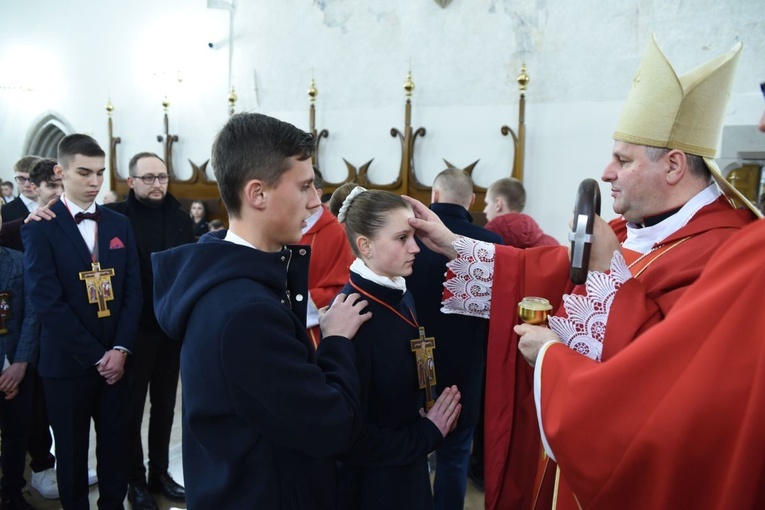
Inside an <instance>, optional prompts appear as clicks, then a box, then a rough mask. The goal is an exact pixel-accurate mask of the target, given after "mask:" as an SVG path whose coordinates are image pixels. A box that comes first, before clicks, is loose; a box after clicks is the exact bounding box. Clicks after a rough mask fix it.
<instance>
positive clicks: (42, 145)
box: [24, 112, 74, 159]
mask: <svg viewBox="0 0 765 510" xmlns="http://www.w3.org/2000/svg"><path fill="white" fill-rule="evenodd" d="M71 133H74V129H72V127H71V126H70V125H69V123H68V122H66V121H65V120H64V119H63V118H62V117H61V116H60V115H58V114H56V113H52V112H49V113H46V114H44V115H43V116H42V117H40V119H38V120H37V121H36V122H35V123H34V124H33V126H32V128H31V129H30V130H29V133H28V134H27V142H26V144H25V145H24V154H34V155H36V156H41V157H43V158H53V159H56V150H57V148H58V142H60V141H61V139H62V138H64V137H65V136H66V135H68V134H71Z"/></svg>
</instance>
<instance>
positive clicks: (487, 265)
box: [441, 237, 495, 319]
mask: <svg viewBox="0 0 765 510" xmlns="http://www.w3.org/2000/svg"><path fill="white" fill-rule="evenodd" d="M452 246H453V247H454V249H455V250H456V251H457V258H456V259H454V260H452V261H450V262H449V263H447V264H446V267H447V268H448V269H450V270H451V271H452V273H454V276H453V277H452V278H449V279H448V280H447V281H446V282H444V287H446V290H448V291H449V292H450V293H451V296H450V297H448V298H447V299H446V300H445V301H444V302H443V303H442V304H443V307H442V308H441V312H442V313H456V314H460V315H470V316H472V317H481V318H484V319H488V318H489V313H490V311H491V284H492V281H493V279H494V248H495V247H494V245H493V244H492V243H486V242H483V241H476V240H475V239H470V238H469V237H460V238H459V239H457V240H456V241H454V242H453V243H452Z"/></svg>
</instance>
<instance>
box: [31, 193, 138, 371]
mask: <svg viewBox="0 0 765 510" xmlns="http://www.w3.org/2000/svg"><path fill="white" fill-rule="evenodd" d="M97 208H98V210H100V211H101V221H99V223H98V252H99V261H100V262H101V268H102V269H107V268H112V269H114V272H115V275H114V276H112V278H111V282H112V292H113V295H114V300H113V301H108V302H107V308H108V309H109V311H110V312H111V315H110V316H108V317H104V318H100V319H99V318H98V316H97V310H98V307H97V305H96V304H91V303H89V302H88V293H87V289H86V287H85V282H84V281H82V280H80V277H79V273H80V272H82V271H89V270H90V269H91V255H90V252H89V251H88V247H87V245H86V244H85V241H84V240H83V238H82V235H81V234H80V231H79V230H78V229H77V225H76V224H75V222H74V218H72V215H71V214H70V213H69V211H68V210H67V208H66V205H64V203H63V202H62V201H60V200H59V201H58V202H56V203H55V204H54V205H53V206H52V207H51V211H53V212H54V213H55V214H56V217H55V218H54V219H53V220H51V221H41V222H30V223H28V224H26V225H24V227H23V228H22V229H21V237H22V239H23V242H24V248H25V251H24V266H25V284H26V287H27V289H29V292H30V297H31V300H32V305H33V306H34V308H35V310H36V311H37V314H38V319H39V322H40V325H41V334H40V362H39V366H38V368H39V372H40V375H41V376H43V377H79V376H82V375H84V374H86V373H87V371H89V370H95V364H96V362H98V360H100V359H101V358H102V357H103V355H104V353H105V352H106V351H107V350H109V349H111V348H113V347H114V346H117V345H119V346H123V347H125V348H127V349H132V348H133V345H134V336H135V332H136V330H137V328H138V315H139V313H140V310H141V301H142V298H141V282H140V274H139V265H138V251H137V250H136V243H135V238H134V236H133V229H132V228H131V227H130V222H129V221H128V219H127V218H126V217H124V216H123V215H121V214H118V213H115V212H114V211H111V210H108V209H105V208H102V207H98V206H97Z"/></svg>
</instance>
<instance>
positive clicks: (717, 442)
mask: <svg viewBox="0 0 765 510" xmlns="http://www.w3.org/2000/svg"><path fill="white" fill-rule="evenodd" d="M763 253H765V222H763V221H758V222H756V223H754V224H753V225H750V226H749V227H747V228H746V229H744V230H742V231H741V232H740V233H738V234H737V235H735V236H734V237H732V238H730V239H729V241H728V242H727V243H726V244H725V245H724V246H723V247H722V248H721V249H720V250H719V251H717V252H716V253H715V254H714V255H713V257H712V261H711V262H710V263H709V264H708V265H707V267H706V268H705V269H704V271H703V272H702V274H701V277H700V278H699V279H698V281H697V282H696V283H695V284H693V285H692V286H690V287H689V288H688V289H687V291H686V292H685V293H684V294H683V296H682V297H681V298H679V299H678V301H677V303H676V305H675V306H674V307H673V308H672V310H671V311H670V312H669V313H668V315H667V317H666V318H665V320H663V321H662V322H661V323H660V324H658V325H657V326H656V327H654V328H651V329H650V330H649V331H647V332H646V333H645V334H642V335H640V336H638V337H637V339H636V340H635V341H634V342H633V343H631V344H630V345H629V346H627V347H625V348H624V349H623V350H622V351H621V352H620V353H619V354H618V355H616V356H614V357H613V358H612V359H610V360H609V361H608V362H607V363H597V362H595V361H593V360H590V359H588V358H586V357H584V356H580V355H578V354H577V353H575V352H573V351H572V350H570V349H567V348H565V346H563V345H562V344H561V343H559V342H550V343H547V344H545V346H544V347H543V348H542V350H541V351H540V354H539V356H538V357H532V358H531V359H534V358H535V359H536V373H535V383H536V391H537V397H538V399H539V403H538V410H539V422H540V427H541V428H542V430H543V434H544V438H545V444H546V448H547V449H548V451H549V453H550V455H552V456H553V457H554V458H555V460H556V461H557V462H558V464H559V466H560V469H561V473H563V474H564V476H565V478H566V481H567V482H568V484H569V485H570V486H571V488H572V489H573V492H574V494H576V498H577V502H578V503H579V505H581V507H582V508H587V509H593V510H595V509H613V508H619V509H623V510H629V509H633V508H634V509H646V508H650V509H652V510H663V509H677V508H693V509H694V510H707V509H708V510H716V509H721V508H737V509H738V508H742V509H743V508H747V509H749V508H765V462H763V459H765V434H763V430H765V406H763V402H765V342H763V341H762V340H763V336H762V331H765V315H763V314H762V313H759V311H760V309H761V308H762V305H761V304H762V291H763V289H765V266H764V265H763V264H762V254H763ZM525 327H526V326H523V327H522V328H525ZM526 342H527V340H526V338H525V336H524V339H523V340H522V343H521V349H522V350H523V349H524V347H525V344H526ZM537 348H538V346H537ZM525 352H526V351H524V353H525Z"/></svg>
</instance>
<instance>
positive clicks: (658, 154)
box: [644, 145, 712, 182]
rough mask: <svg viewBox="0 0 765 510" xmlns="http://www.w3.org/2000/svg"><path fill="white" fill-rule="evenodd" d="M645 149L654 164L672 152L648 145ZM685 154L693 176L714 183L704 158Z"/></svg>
mask: <svg viewBox="0 0 765 510" xmlns="http://www.w3.org/2000/svg"><path fill="white" fill-rule="evenodd" d="M644 147H645V154H646V156H648V159H649V160H650V161H652V162H654V163H655V162H656V161H659V160H660V159H661V158H663V157H664V155H665V154H667V153H668V152H669V151H671V150H672V149H667V148H664V147H650V146H648V145H645V146H644ZM683 154H685V158H686V160H687V161H688V168H690V170H691V175H693V176H694V177H697V178H699V179H703V180H704V181H707V182H711V181H712V172H710V171H709V167H707V164H706V163H705V162H704V158H702V157H701V156H696V155H695V154H688V153H687V152H685V151H683Z"/></svg>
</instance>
